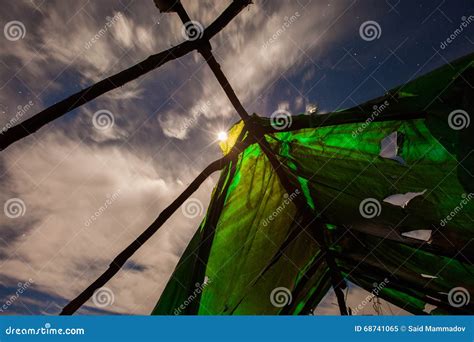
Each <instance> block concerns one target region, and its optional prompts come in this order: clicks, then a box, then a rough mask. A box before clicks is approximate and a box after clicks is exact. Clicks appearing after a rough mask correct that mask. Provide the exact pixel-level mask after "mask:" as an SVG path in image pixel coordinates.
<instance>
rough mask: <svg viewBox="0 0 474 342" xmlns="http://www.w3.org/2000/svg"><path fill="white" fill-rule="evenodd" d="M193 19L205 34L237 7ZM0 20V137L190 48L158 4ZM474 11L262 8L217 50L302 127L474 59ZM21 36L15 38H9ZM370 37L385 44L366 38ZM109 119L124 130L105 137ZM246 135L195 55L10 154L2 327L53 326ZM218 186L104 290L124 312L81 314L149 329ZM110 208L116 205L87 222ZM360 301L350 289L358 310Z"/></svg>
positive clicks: (235, 80) (241, 79)
mask: <svg viewBox="0 0 474 342" xmlns="http://www.w3.org/2000/svg"><path fill="white" fill-rule="evenodd" d="M183 4H184V6H185V8H186V9H187V10H188V13H189V15H190V17H191V18H192V19H193V20H196V21H198V22H199V23H200V24H202V25H203V26H204V27H206V26H207V25H209V24H210V23H211V22H212V21H213V20H214V19H215V18H216V17H217V16H218V15H219V14H220V13H221V12H222V11H223V10H224V9H225V7H226V6H227V5H228V2H227V1H220V0H212V1H191V0H188V1H183ZM1 6H2V11H1V13H0V25H1V27H3V28H4V30H2V33H3V34H2V35H1V37H0V40H1V43H2V48H1V49H0V75H1V79H0V84H1V87H0V125H1V126H2V127H5V125H7V123H9V122H11V120H17V121H15V122H16V123H18V122H20V121H22V120H25V119H27V118H29V117H31V116H32V115H34V114H36V113H37V112H39V111H41V110H42V109H44V108H46V107H48V106H50V105H52V104H54V103H55V102H57V101H59V100H61V99H63V98H64V97H67V96H68V95H70V94H72V93H74V92H76V91H78V90H80V89H82V88H84V87H86V86H88V85H91V84H93V83H94V82H97V81H99V80H101V79H103V78H105V77H107V76H110V75H112V74H114V73H116V72H119V71H121V70H123V69H125V68H127V67H129V66H131V65H133V64H135V63H137V62H139V61H141V60H143V59H145V58H146V57H147V56H149V55H151V54H154V53H157V52H160V51H162V50H165V49H168V48H170V47H172V46H175V45H177V44H179V43H180V42H182V41H184V39H185V37H184V36H183V34H182V24H181V22H180V20H179V18H178V17H177V15H175V14H160V13H159V11H158V9H157V8H156V7H155V5H154V3H153V1H152V0H135V1H133V0H132V1H127V0H118V1H72V0H56V1H38V0H31V1H26V0H25V1H13V0H11V1H6V0H1ZM473 10H474V3H473V2H472V0H450V1H446V0H442V1H440V0H435V1H434V0H427V1H415V0H399V1H395V0H391V1H383V0H378V1H376V0H360V1H349V0H339V1H322V0H321V1H316V0H313V1H310V0H298V1H258V0H256V1H255V3H254V4H252V5H251V6H249V7H248V9H245V10H244V11H243V12H242V13H241V14H240V15H239V16H238V17H237V18H235V19H234V20H233V21H232V22H231V23H230V24H229V25H228V26H227V27H226V28H225V29H224V30H223V31H222V32H221V33H219V34H218V35H217V36H216V37H215V38H214V39H213V40H212V42H211V43H212V45H213V51H214V54H215V56H216V58H217V60H218V61H219V62H220V63H221V66H222V69H223V71H224V72H225V74H226V75H227V77H228V79H229V81H230V83H231V85H232V86H233V87H234V89H235V91H236V93H237V95H238V96H239V98H240V99H241V101H242V102H243V105H244V107H245V108H246V109H247V111H248V112H250V113H253V112H255V113H258V114H259V115H262V116H270V115H271V114H272V113H273V112H274V111H275V110H277V109H285V110H288V111H289V112H290V113H292V114H298V113H304V112H306V111H308V110H309V109H310V108H311V107H312V106H317V107H318V108H319V112H320V113H326V112H331V111H335V110H339V109H344V108H348V107H352V106H354V105H357V104H359V103H361V102H363V101H366V100H369V99H371V98H374V97H377V96H380V95H383V94H384V93H385V92H386V91H387V90H389V89H390V88H393V87H394V86H397V85H400V84H403V83H405V82H407V81H409V80H412V79H414V78H416V77H417V76H419V75H422V74H424V73H426V72H428V71H430V70H433V69H434V68H436V67H439V66H441V65H443V64H446V63H449V62H450V61H453V60H455V59H457V58H459V57H461V56H464V55H466V54H468V53H472V52H473V51H474V18H472V17H471V20H470V21H469V18H470V16H472V15H473V12H474V11H473ZM466 20H468V21H469V23H468V24H467V25H466V27H464V28H463V31H462V32H461V33H460V34H456V37H455V39H453V40H452V41H451V42H450V43H447V44H446V40H447V38H449V37H450V36H451V35H452V34H453V32H454V31H455V30H456V29H459V27H460V25H461V23H463V22H466ZM12 22H14V23H13V24H16V28H18V29H19V35H18V32H14V31H9V30H8V28H9V26H11V25H13V24H12ZM285 23H286V24H285ZM365 25H371V28H375V36H368V35H366V34H364V33H363V31H361V30H360V29H361V27H364V26H365ZM282 28H284V29H282ZM101 29H102V33H101V34H100V36H99V39H95V40H94V42H91V40H92V38H93V37H94V36H95V35H96V34H98V32H100V31H101ZM361 32H362V33H361ZM372 33H374V32H372ZM99 111H101V112H100V113H104V112H106V113H108V115H109V117H108V118H109V119H110V118H112V120H113V124H112V123H111V122H107V123H106V127H102V126H100V122H99V123H97V121H96V120H95V119H97V114H96V113H98V112H99ZM19 113H20V114H19ZM236 121H238V116H237V114H236V113H235V112H234V110H233V108H232V106H231V105H230V103H229V102H228V100H227V98H226V97H225V95H224V93H223V91H222V90H221V89H220V87H219V85H218V83H217V81H216V80H215V79H214V77H213V75H212V73H211V72H210V70H209V68H208V67H207V65H206V64H205V63H204V62H203V60H202V58H201V56H200V55H199V54H198V53H196V52H193V53H190V54H188V55H187V56H185V57H183V58H181V59H179V60H175V61H172V62H170V63H168V64H166V65H164V66H163V67H161V68H160V69H158V70H155V71H152V72H150V73H149V74H147V75H146V76H143V77H141V78H139V79H138V80H136V81H133V82H131V83H129V84H127V85H126V86H124V87H122V88H120V89H117V90H114V91H112V92H110V93H108V94H106V95H103V96H101V97H100V98H98V99H96V100H94V101H92V102H90V103H88V104H86V105H84V106H82V107H79V108H78V109H75V110H73V111H72V112H70V113H69V114H67V115H66V116H64V117H62V118H61V119H59V120H57V121H55V122H54V123H51V124H49V125H47V126H45V127H44V128H42V129H41V130H40V131H38V132H37V133H35V134H34V135H32V136H30V137H28V138H25V139H23V140H21V141H20V142H18V143H16V144H14V145H12V146H10V147H9V148H7V149H6V150H4V151H2V152H0V203H1V204H2V207H4V204H5V203H7V201H9V200H10V199H20V200H21V203H22V208H21V210H22V212H21V214H20V215H18V217H10V216H12V215H7V213H6V212H5V210H4V211H2V212H0V309H2V308H3V309H2V311H0V314H15V313H21V314H57V313H58V312H59V311H60V309H61V307H62V306H64V304H65V303H67V301H68V300H69V299H72V298H73V297H75V296H76V295H77V294H78V293H79V292H80V291H81V290H82V289H84V288H85V287H86V286H87V285H89V283H90V282H92V281H93V280H94V279H95V278H96V277H97V276H98V275H99V274H100V273H101V272H102V271H103V270H105V269H106V268H107V266H108V264H109V262H110V261H111V260H112V259H113V257H115V255H116V254H118V253H119V252H120V251H121V250H122V249H123V248H124V247H125V246H126V245H128V243H129V242H131V241H132V240H133V239H134V238H135V237H136V236H137V235H138V234H140V232H141V231H143V230H144V229H145V228H146V227H148V225H149V224H150V223H151V222H152V221H153V220H154V219H155V218H156V216H157V215H158V213H159V212H160V211H161V210H162V209H163V208H164V207H166V206H167V205H168V204H169V203H170V202H171V201H172V200H173V199H174V198H175V197H176V196H177V195H178V194H179V193H180V192H181V191H182V190H184V188H185V187H186V185H188V184H189V183H190V182H191V181H192V180H193V179H194V177H195V176H196V175H197V174H198V173H199V172H200V171H201V170H202V169H203V168H204V167H205V166H206V165H207V164H209V163H210V162H211V161H213V160H215V159H218V158H219V157H220V156H221V152H220V150H219V147H218V144H217V141H216V139H217V134H218V133H219V132H220V131H225V130H227V129H229V128H230V127H231V126H232V124H233V123H235V122H236ZM216 179H217V175H214V176H213V177H211V178H210V179H209V180H208V181H206V183H205V184H204V185H203V186H202V187H201V189H200V190H199V191H198V192H197V193H196V194H195V195H193V198H195V199H196V200H198V201H199V203H200V204H201V206H202V207H201V208H200V209H201V210H200V212H199V215H196V216H195V217H191V218H190V217H189V215H183V213H182V212H181V211H178V212H176V213H175V214H174V215H173V216H172V218H171V219H170V220H169V221H168V222H167V224H166V225H165V226H164V227H163V229H161V230H160V231H159V232H158V233H157V234H156V235H155V236H154V237H153V238H152V239H151V240H150V241H149V242H148V243H147V244H146V245H145V246H143V247H142V248H141V249H140V250H139V252H138V253H136V255H135V256H134V257H133V258H132V261H131V262H129V263H128V264H127V265H126V267H125V269H124V270H122V271H121V272H120V273H119V274H118V275H117V276H116V277H115V278H114V279H113V280H112V281H111V282H110V283H108V284H107V287H108V288H109V289H110V290H111V293H112V294H113V303H109V305H107V306H105V307H103V306H101V305H95V303H93V302H92V301H89V302H88V303H87V305H86V306H85V307H84V308H83V309H81V312H82V313H93V314H95V313H120V314H148V313H149V312H150V311H151V310H152V308H153V306H154V305H155V303H156V301H157V300H158V298H159V296H160V294H161V292H162V290H163V288H164V286H165V285H166V282H167V280H168V278H169V276H170V274H171V272H172V271H173V268H174V267H175V265H176V263H177V261H178V259H179V257H180V255H181V253H182V252H183V250H184V248H185V247H186V245H187V243H188V242H189V240H190V238H191V236H192V235H193V233H194V232H195V231H196V229H197V226H198V224H199V222H200V221H201V220H202V218H203V216H204V213H205V209H206V207H207V203H208V202H209V199H210V194H211V191H212V188H213V186H214V184H215V181H216ZM104 203H110V204H107V208H106V209H105V210H104V211H103V212H100V213H99V215H97V217H94V220H90V219H89V218H90V217H91V216H94V215H95V214H96V213H97V212H98V211H99V210H100V208H101V207H103V206H104ZM13 216H17V215H13ZM30 279H31V284H30V285H28V286H27V287H26V289H25V291H24V292H23V293H22V294H21V295H20V296H18V298H17V299H15V300H14V301H11V300H10V298H11V297H12V296H14V295H15V293H16V292H17V291H18V289H19V288H23V287H24V286H25V283H26V282H30ZM19 283H21V285H20V284H19ZM361 296H364V297H365V295H364V293H363V291H362V290H359V289H357V288H352V289H351V293H350V294H349V303H350V302H351V300H352V301H354V302H357V300H358V298H361ZM7 302H9V303H10V302H11V304H9V305H7V308H6V309H5V308H4V307H5V305H6V304H5V305H4V303H7ZM333 302H334V301H333V299H331V298H330V296H329V297H328V298H327V300H326V301H325V302H324V303H323V304H322V305H321V308H320V310H319V311H317V312H318V313H337V308H336V306H334V305H333ZM2 305H3V307H2ZM372 312H373V311H371V308H367V311H366V312H365V313H372ZM384 313H387V314H389V313H390V312H384ZM393 313H394V314H400V313H403V312H400V311H397V310H396V309H395V310H394V312H393Z"/></svg>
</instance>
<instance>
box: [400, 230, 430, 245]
mask: <svg viewBox="0 0 474 342" xmlns="http://www.w3.org/2000/svg"><path fill="white" fill-rule="evenodd" d="M432 232H433V231H432V230H431V229H418V230H411V231H409V232H404V233H402V235H403V236H406V237H409V238H412V239H417V240H422V241H426V242H428V243H429V242H431V233H432Z"/></svg>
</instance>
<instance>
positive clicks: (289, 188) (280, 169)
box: [173, 0, 348, 315]
mask: <svg viewBox="0 0 474 342" xmlns="http://www.w3.org/2000/svg"><path fill="white" fill-rule="evenodd" d="M173 10H174V11H176V12H177V13H178V16H179V18H180V19H181V21H182V23H183V25H184V26H185V27H187V26H188V25H189V24H192V21H191V18H190V17H189V15H188V14H187V13H186V10H185V9H184V7H183V5H182V4H181V2H180V1H179V0H177V1H176V2H175V4H174V5H173ZM198 51H199V53H200V54H201V55H202V56H203V57H204V59H205V60H206V62H207V64H208V65H209V67H210V68H211V70H212V72H213V73H214V76H215V77H216V79H217V81H218V82H219V84H220V86H221V87H222V89H223V90H224V92H225V93H226V95H227V97H228V99H229V101H230V102H231V104H232V105H233V106H234V109H235V110H236V111H237V113H238V114H239V116H240V117H241V119H242V120H243V121H244V125H245V127H246V129H247V131H248V132H249V134H250V135H251V136H252V137H253V138H254V140H255V141H256V142H257V143H258V144H259V146H260V148H261V149H262V151H263V153H265V155H266V156H267V158H268V160H269V161H270V164H271V165H272V167H273V170H274V171H275V173H276V174H277V176H278V178H279V180H280V182H281V184H282V186H283V187H284V188H285V190H286V192H288V193H289V194H291V193H295V192H296V190H299V191H300V192H301V193H302V191H301V189H299V187H298V185H296V184H298V183H297V182H295V181H294V180H293V182H292V179H290V176H289V174H288V173H287V172H286V170H285V166H284V165H283V164H282V163H281V162H280V160H278V158H277V157H276V155H275V153H274V151H273V150H272V149H271V147H270V144H269V143H268V141H267V140H266V138H265V134H264V130H263V127H262V126H261V125H260V124H259V123H258V122H256V121H253V120H252V117H251V116H250V115H249V114H248V113H247V111H246V110H245V108H244V106H243V105H242V103H241V102H240V100H239V98H238V97H237V95H236V94H235V92H234V89H233V88H232V86H231V85H230V83H229V81H228V80H227V77H226V76H225V74H224V73H223V72H222V69H221V67H220V65H219V63H218V62H217V60H216V59H215V57H214V55H213V54H212V46H211V44H210V43H209V44H206V45H203V46H202V47H200V48H198ZM294 202H295V205H296V206H297V208H299V210H301V212H302V215H303V217H305V218H307V224H305V226H304V228H305V229H306V227H308V226H312V227H313V229H315V230H316V237H317V241H318V243H319V244H320V246H321V249H322V250H323V253H324V256H325V259H326V262H327V264H328V267H329V271H330V275H331V283H332V286H333V289H334V292H335V294H336V297H337V300H338V304H339V310H340V313H341V315H347V314H348V312H347V306H346V303H345V300H344V293H343V291H342V289H343V288H345V287H346V283H345V281H344V278H343V277H342V275H341V272H340V270H339V268H338V267H337V264H336V262H335V260H334V256H333V255H332V254H331V251H330V250H329V248H328V246H327V244H326V241H325V239H324V236H323V229H324V224H323V223H322V222H321V220H320V219H318V218H316V217H314V212H313V210H312V209H311V208H310V207H309V205H308V203H307V202H306V200H305V199H304V198H301V196H296V197H295V198H294ZM313 217H314V218H313ZM290 238H291V234H290V236H288V237H287V239H286V241H285V243H284V245H286V243H289V242H291V241H290ZM280 252H283V250H282V249H280ZM275 257H278V255H275Z"/></svg>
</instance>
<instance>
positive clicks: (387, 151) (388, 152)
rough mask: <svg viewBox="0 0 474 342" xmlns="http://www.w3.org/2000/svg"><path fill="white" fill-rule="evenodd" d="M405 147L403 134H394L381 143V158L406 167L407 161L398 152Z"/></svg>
mask: <svg viewBox="0 0 474 342" xmlns="http://www.w3.org/2000/svg"><path fill="white" fill-rule="evenodd" d="M402 145H403V134H401V133H399V132H392V133H390V134H389V135H387V136H386V137H385V138H383V139H382V141H381V142H380V153H379V156H381V157H382V158H386V159H392V160H395V161H397V162H399V163H400V164H403V165H405V164H406V163H405V161H404V160H403V158H402V157H400V156H399V155H398V150H399V149H400V147H401V146H402Z"/></svg>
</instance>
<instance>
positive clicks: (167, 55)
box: [0, 0, 251, 151]
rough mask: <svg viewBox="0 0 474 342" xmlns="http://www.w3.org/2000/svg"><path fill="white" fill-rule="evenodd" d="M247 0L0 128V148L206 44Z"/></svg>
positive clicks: (236, 0)
mask: <svg viewBox="0 0 474 342" xmlns="http://www.w3.org/2000/svg"><path fill="white" fill-rule="evenodd" d="M250 2H251V1H250V0H234V1H233V2H232V3H231V4H230V5H229V6H228V7H227V8H226V9H225V10H224V12H222V13H221V15H220V16H219V17H218V18H217V19H216V20H215V21H214V22H213V23H212V24H211V25H209V27H208V28H206V29H205V30H204V32H203V35H202V38H201V39H198V40H195V41H186V42H184V43H181V44H179V45H177V46H175V47H172V48H171V49H168V50H166V51H163V52H160V53H158V54H155V55H152V56H150V57H148V58H147V59H145V60H144V61H142V62H140V63H138V64H135V65H134V66H132V67H130V68H128V69H125V70H123V71H121V72H119V73H117V74H115V75H112V76H110V77H107V78H106V79H104V80H102V81H100V82H98V83H95V84H93V85H91V86H89V87H87V88H85V89H82V90H81V91H79V92H77V93H75V94H73V95H71V96H69V97H68V98H66V99H64V100H62V101H60V102H58V103H56V104H54V105H52V106H51V107H48V108H46V109H44V110H42V111H41V112H39V113H37V114H36V115H34V116H32V117H31V118H29V119H27V120H25V121H23V122H22V123H20V124H18V125H16V126H13V127H11V128H9V129H7V130H6V131H2V132H1V133H0V151H1V150H4V149H5V148H7V147H8V146H10V145H11V144H13V143H14V142H16V141H18V140H20V139H22V138H25V137H27V136H29V135H31V134H33V133H34V132H36V131H37V130H38V129H40V128H41V127H43V126H44V125H47V124H48V123H50V122H51V121H53V120H56V119H58V118H60V117H61V116H63V115H64V114H66V113H68V112H70V111H71V110H73V109H75V108H77V107H79V106H82V105H83V104H85V103H88V102H90V101H92V100H93V99H95V98H96V97H98V96H100V95H102V94H105V93H107V92H109V91H111V90H113V89H116V88H119V87H121V86H123V85H124V84H126V83H128V82H130V81H133V80H135V79H137V78H139V77H140V76H143V75H145V74H146V73H148V72H150V71H151V70H154V69H156V68H158V67H160V66H162V65H163V64H165V63H167V62H169V61H172V60H174V59H177V58H179V57H182V56H184V55H186V54H188V53H189V52H191V51H193V50H196V49H199V48H200V47H202V46H203V45H205V44H208V41H209V40H210V39H211V38H212V37H214V36H215V35H216V34H217V33H218V32H219V31H221V30H222V29H223V28H224V27H225V26H226V25H227V24H228V23H229V22H230V21H231V20H232V19H233V18H234V17H235V16H236V15H237V14H239V13H240V11H242V10H243V9H244V8H245V7H246V6H247V5H249V4H250Z"/></svg>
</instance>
